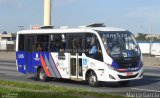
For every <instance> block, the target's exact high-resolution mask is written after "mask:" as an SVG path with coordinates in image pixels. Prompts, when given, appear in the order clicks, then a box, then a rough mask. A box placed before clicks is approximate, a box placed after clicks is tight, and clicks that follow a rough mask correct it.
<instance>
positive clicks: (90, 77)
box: [85, 69, 99, 87]
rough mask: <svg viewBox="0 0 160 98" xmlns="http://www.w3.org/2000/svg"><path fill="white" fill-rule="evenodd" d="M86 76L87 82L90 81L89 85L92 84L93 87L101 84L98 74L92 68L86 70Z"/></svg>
mask: <svg viewBox="0 0 160 98" xmlns="http://www.w3.org/2000/svg"><path fill="white" fill-rule="evenodd" d="M85 78H86V82H87V83H88V85H90V86H92V87H97V86H99V81H98V77H97V74H96V73H95V71H93V70H92V69H89V70H88V71H87V72H86V75H85Z"/></svg>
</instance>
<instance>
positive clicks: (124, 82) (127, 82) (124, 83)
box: [119, 81, 130, 86]
mask: <svg viewBox="0 0 160 98" xmlns="http://www.w3.org/2000/svg"><path fill="white" fill-rule="evenodd" d="M129 82H130V81H119V84H120V85H121V86H127V85H128V84H129Z"/></svg>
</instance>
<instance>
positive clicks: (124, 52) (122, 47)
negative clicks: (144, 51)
mask: <svg viewBox="0 0 160 98" xmlns="http://www.w3.org/2000/svg"><path fill="white" fill-rule="evenodd" d="M99 34H100V36H101V38H102V41H103V44H104V47H105V49H106V51H107V53H108V54H109V55H110V56H111V57H112V58H113V59H114V60H115V59H117V58H125V59H126V60H127V59H131V58H137V59H138V58H139V57H140V48H139V46H138V44H137V42H136V40H135V38H134V36H133V34H132V33H131V32H129V31H113V32H107V31H106V32H105V31H99ZM119 60H120V59H119ZM121 60H122V59H121Z"/></svg>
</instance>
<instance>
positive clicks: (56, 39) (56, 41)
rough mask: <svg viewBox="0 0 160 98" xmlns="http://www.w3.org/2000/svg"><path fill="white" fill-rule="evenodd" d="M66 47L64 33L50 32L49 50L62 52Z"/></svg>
mask: <svg viewBox="0 0 160 98" xmlns="http://www.w3.org/2000/svg"><path fill="white" fill-rule="evenodd" d="M65 49H66V35H65V34H52V35H50V51H51V52H62V51H63V52H64V51H65Z"/></svg>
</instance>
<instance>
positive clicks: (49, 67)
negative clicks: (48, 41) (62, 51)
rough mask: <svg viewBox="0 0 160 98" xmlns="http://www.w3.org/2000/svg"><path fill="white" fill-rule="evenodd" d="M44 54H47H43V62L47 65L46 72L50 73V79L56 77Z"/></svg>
mask: <svg viewBox="0 0 160 98" xmlns="http://www.w3.org/2000/svg"><path fill="white" fill-rule="evenodd" d="M46 54H47V53H45V54H44V61H45V62H46V65H47V67H48V70H49V71H50V73H51V75H52V77H56V75H55V73H54V70H53V69H52V68H51V65H50V63H49V60H48V58H47V56H46Z"/></svg>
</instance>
